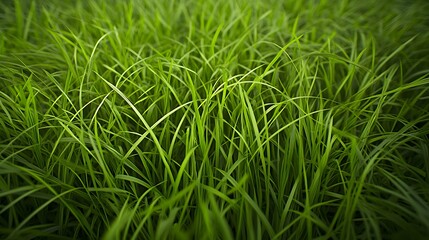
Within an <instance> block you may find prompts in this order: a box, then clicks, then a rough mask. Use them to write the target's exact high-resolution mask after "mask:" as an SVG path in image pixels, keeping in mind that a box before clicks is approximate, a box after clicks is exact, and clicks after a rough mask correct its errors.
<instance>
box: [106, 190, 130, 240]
mask: <svg viewBox="0 0 429 240" xmlns="http://www.w3.org/2000/svg"><path fill="white" fill-rule="evenodd" d="M128 200H129V198H128V199H127V200H126V201H125V202H124V203H123V205H122V208H121V211H120V212H119V214H118V215H117V216H116V219H115V221H114V222H113V223H112V224H111V225H110V226H109V227H108V230H107V232H105V234H104V236H103V237H102V239H103V240H110V239H121V238H122V237H121V234H120V233H121V231H122V230H123V229H124V227H125V226H126V225H127V223H128V222H130V221H132V219H130V213H131V210H130V208H129V206H128Z"/></svg>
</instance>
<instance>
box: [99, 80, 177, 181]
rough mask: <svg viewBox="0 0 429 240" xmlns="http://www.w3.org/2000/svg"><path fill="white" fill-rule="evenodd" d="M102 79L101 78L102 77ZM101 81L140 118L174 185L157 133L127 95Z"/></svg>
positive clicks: (107, 82) (108, 83)
mask: <svg viewBox="0 0 429 240" xmlns="http://www.w3.org/2000/svg"><path fill="white" fill-rule="evenodd" d="M100 77H101V76H100ZM101 79H102V80H103V81H104V82H105V83H106V84H107V85H109V86H110V87H111V88H112V89H113V90H114V91H115V92H116V93H117V94H118V95H119V96H121V97H122V99H124V100H125V101H126V102H127V104H128V105H129V106H130V107H131V108H132V109H133V111H134V112H135V113H136V114H137V116H138V117H139V119H140V121H142V123H143V125H144V127H145V128H146V130H147V131H148V132H149V134H150V136H151V138H152V140H153V141H154V143H155V146H156V147H157V149H158V152H159V156H160V157H161V160H162V162H163V163H164V166H165V169H166V171H167V175H168V177H169V178H170V181H171V183H174V176H173V173H172V172H171V168H170V165H169V163H168V162H167V159H166V157H165V155H166V153H165V151H164V149H163V148H162V146H161V144H160V143H159V141H158V138H157V137H156V135H155V133H154V132H153V130H152V128H151V127H150V126H149V124H148V123H147V122H146V120H145V119H144V117H143V116H142V114H141V113H140V111H139V110H138V109H137V107H136V106H134V104H133V103H132V102H131V101H130V100H129V99H128V98H127V96H125V94H124V93H123V92H122V91H121V90H119V89H118V88H117V87H116V86H114V85H113V84H111V83H110V82H109V81H107V80H106V79H104V78H103V77H101Z"/></svg>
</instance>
